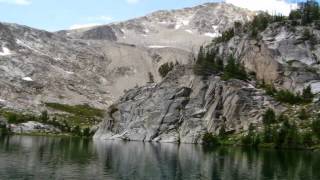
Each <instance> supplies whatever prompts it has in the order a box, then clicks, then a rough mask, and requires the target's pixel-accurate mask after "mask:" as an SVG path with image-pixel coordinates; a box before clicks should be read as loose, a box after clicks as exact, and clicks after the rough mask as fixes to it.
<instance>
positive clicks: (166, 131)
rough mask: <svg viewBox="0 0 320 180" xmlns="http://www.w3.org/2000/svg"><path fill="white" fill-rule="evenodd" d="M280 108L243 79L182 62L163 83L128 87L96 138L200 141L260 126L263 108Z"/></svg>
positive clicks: (100, 127) (109, 113)
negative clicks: (206, 73)
mask: <svg viewBox="0 0 320 180" xmlns="http://www.w3.org/2000/svg"><path fill="white" fill-rule="evenodd" d="M275 106H277V109H281V107H280V105H278V104H277V103H275V102H274V101H273V100H272V98H270V97H268V96H265V94H264V92H263V91H261V90H258V89H255V88H254V87H253V86H252V85H251V84H250V83H248V82H244V81H240V80H230V81H222V80H221V78H220V77H218V76H211V77H209V78H208V79H202V78H201V77H198V76H194V75H193V72H192V68H191V67H186V66H179V67H177V68H176V69H175V71H173V72H171V73H170V74H169V75H168V77H167V78H166V79H165V80H164V81H163V82H162V83H160V84H149V85H147V86H143V87H140V88H135V89H132V90H130V91H128V92H127V93H126V94H125V95H124V96H123V97H122V98H121V99H120V100H119V101H118V102H117V103H116V104H114V105H112V106H111V107H110V108H109V110H108V113H107V114H106V117H105V120H104V121H103V122H102V123H101V124H100V126H99V129H98V131H97V132H96V134H95V136H94V138H95V139H105V140H119V139H122V140H131V141H155V142H173V143H179V142H181V143H201V142H202V136H203V135H204V134H205V133H207V132H211V133H214V134H219V131H220V129H221V128H224V129H225V131H226V132H242V131H245V130H247V129H248V127H249V125H250V124H255V125H256V126H260V125H261V123H262V114H263V112H264V111H265V110H266V109H267V108H269V107H271V108H274V107H275Z"/></svg>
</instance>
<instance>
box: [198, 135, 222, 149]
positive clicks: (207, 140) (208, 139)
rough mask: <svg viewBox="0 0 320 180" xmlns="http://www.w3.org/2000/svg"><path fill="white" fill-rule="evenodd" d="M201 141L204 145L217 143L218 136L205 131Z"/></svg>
mask: <svg viewBox="0 0 320 180" xmlns="http://www.w3.org/2000/svg"><path fill="white" fill-rule="evenodd" d="M202 142H203V144H204V145H209V146H214V145H219V144H220V143H219V138H218V137H216V136H214V135H213V134H212V133H206V134H204V136H203V138H202Z"/></svg>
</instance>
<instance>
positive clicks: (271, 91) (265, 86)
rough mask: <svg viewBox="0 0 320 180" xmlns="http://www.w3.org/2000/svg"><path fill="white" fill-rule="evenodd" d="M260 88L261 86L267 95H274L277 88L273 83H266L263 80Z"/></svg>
mask: <svg viewBox="0 0 320 180" xmlns="http://www.w3.org/2000/svg"><path fill="white" fill-rule="evenodd" d="M261 88H263V89H264V90H265V91H266V94H267V95H269V96H275V95H276V94H277V89H276V88H275V87H274V86H273V85H270V84H266V83H265V82H264V81H263V82H262V84H261Z"/></svg>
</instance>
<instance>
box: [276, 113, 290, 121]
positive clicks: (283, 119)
mask: <svg viewBox="0 0 320 180" xmlns="http://www.w3.org/2000/svg"><path fill="white" fill-rule="evenodd" d="M288 120H289V118H288V116H286V115H284V114H283V113H282V114H280V116H279V117H278V120H277V121H278V122H285V121H288Z"/></svg>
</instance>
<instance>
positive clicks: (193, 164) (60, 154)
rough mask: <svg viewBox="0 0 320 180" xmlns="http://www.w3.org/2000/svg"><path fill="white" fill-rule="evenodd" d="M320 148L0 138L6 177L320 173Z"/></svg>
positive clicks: (141, 179)
mask: <svg viewBox="0 0 320 180" xmlns="http://www.w3.org/2000/svg"><path fill="white" fill-rule="evenodd" d="M319 155H320V154H319V153H312V152H303V151H273V150H260V151H257V150H253V149H240V148H231V147H229V148H217V149H210V150H208V149H203V148H202V146H195V145H176V144H149V143H139V142H116V141H108V142H104V141H94V142H92V141H90V140H85V139H78V138H50V137H25V136H13V137H6V138H1V139H0V179H108V180H109V179H111V180H112V179H121V180H135V179H137V180H149V179H152V180H160V179H161V180H162V179H165V180H167V179H168V180H171V179H173V180H194V179H201V180H202V179H203V180H207V179H208V180H209V179H214V180H219V179H223V180H229V179H230V180H233V179H241V180H246V179H248V180H251V179H252V180H253V179H254V180H259V179H261V180H264V179H266V180H270V179H275V180H276V179H277V180H278V179H292V180H295V179H302V180H308V179H320V172H319V170H318V169H319V168H320V156H319Z"/></svg>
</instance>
